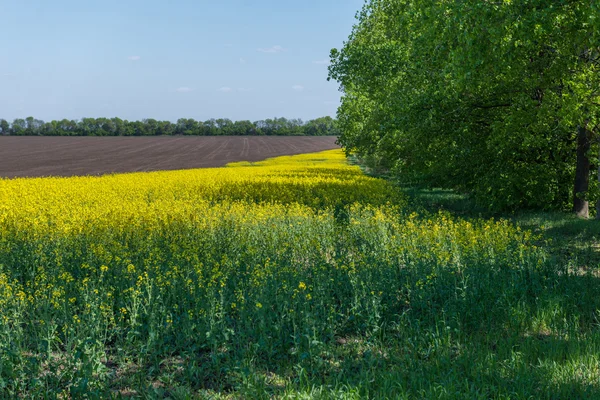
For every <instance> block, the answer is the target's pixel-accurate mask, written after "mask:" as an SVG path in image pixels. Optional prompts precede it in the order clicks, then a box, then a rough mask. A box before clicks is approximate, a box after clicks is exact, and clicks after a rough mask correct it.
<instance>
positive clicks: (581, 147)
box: [573, 126, 591, 218]
mask: <svg viewBox="0 0 600 400" xmlns="http://www.w3.org/2000/svg"><path fill="white" fill-rule="evenodd" d="M590 139H591V138H590V132H589V131H588V129H587V127H586V126H580V127H578V128H577V168H576V170H575V188H574V190H573V211H574V212H575V213H576V214H577V216H578V217H582V218H588V217H589V202H588V201H587V200H586V199H585V196H587V191H588V189H589V186H590V160H589V158H588V152H589V150H590Z"/></svg>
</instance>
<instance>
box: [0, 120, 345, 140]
mask: <svg viewBox="0 0 600 400" xmlns="http://www.w3.org/2000/svg"><path fill="white" fill-rule="evenodd" d="M0 134H1V135H13V136H162V135H164V136H170V135H190V136H191V135H195V136H225V135H239V136H253V135H255V136H258V135H269V136H288V135H296V136H302V135H305V136H328V135H333V136H338V135H339V131H338V129H337V124H336V121H335V120H334V119H333V118H331V117H322V118H317V119H313V120H310V121H307V122H304V121H302V120H300V119H286V118H274V119H265V120H260V121H255V122H251V121H232V120H230V119H227V118H219V119H209V120H208V121H196V120H194V119H192V118H180V119H179V120H177V122H175V123H173V122H170V121H158V120H155V119H151V118H149V119H144V120H142V121H127V120H123V119H120V118H83V119H81V120H69V119H63V120H60V121H50V122H44V121H42V120H39V119H35V118H33V117H28V118H25V119H23V118H17V119H15V120H14V121H13V122H12V123H10V122H8V121H7V120H5V119H0Z"/></svg>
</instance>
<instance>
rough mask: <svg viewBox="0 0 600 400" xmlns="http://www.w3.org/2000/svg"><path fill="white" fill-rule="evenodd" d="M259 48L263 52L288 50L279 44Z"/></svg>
mask: <svg viewBox="0 0 600 400" xmlns="http://www.w3.org/2000/svg"><path fill="white" fill-rule="evenodd" d="M257 50H258V51H260V52H261V53H281V52H282V51H286V49H284V48H283V47H281V46H279V45H277V46H273V47H267V48H260V49H257Z"/></svg>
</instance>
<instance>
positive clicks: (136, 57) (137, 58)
mask: <svg viewBox="0 0 600 400" xmlns="http://www.w3.org/2000/svg"><path fill="white" fill-rule="evenodd" d="M127 59H128V60H129V61H139V60H141V59H142V57H140V56H129V57H127Z"/></svg>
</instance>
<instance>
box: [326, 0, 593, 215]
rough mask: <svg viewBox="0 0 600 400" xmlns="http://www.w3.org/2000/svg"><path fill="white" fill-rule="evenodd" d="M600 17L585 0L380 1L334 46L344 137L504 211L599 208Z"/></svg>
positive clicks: (387, 162)
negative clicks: (591, 203)
mask: <svg viewBox="0 0 600 400" xmlns="http://www.w3.org/2000/svg"><path fill="white" fill-rule="evenodd" d="M599 24H600V10H599V6H598V4H597V2H590V1H582V0H580V1H578V0H573V1H557V0H554V1H550V0H520V1H510V0H505V1H481V0H464V1H449V0H442V1H435V2H432V1H425V0H413V1H409V0H371V1H370V2H368V3H367V4H366V5H365V7H364V8H363V10H362V11H361V12H360V13H359V15H358V23H357V24H356V25H355V27H354V29H353V31H352V33H351V35H350V37H349V39H348V41H347V42H346V43H345V44H344V46H343V48H342V49H340V50H333V51H332V64H331V66H330V78H333V79H336V80H337V81H339V82H340V84H341V89H342V91H343V92H344V96H343V99H342V105H341V107H340V109H339V111H338V120H339V126H340V129H341V131H342V135H341V138H340V142H341V143H342V144H343V145H344V146H345V147H346V149H347V151H349V152H356V153H358V154H359V155H360V156H362V157H364V158H365V159H366V160H368V161H369V162H371V163H372V164H374V165H377V166H381V167H385V168H390V169H392V170H393V171H395V172H396V173H397V174H399V175H401V176H402V177H403V178H404V179H412V180H415V181H418V182H424V183H428V184H430V185H439V186H445V187H451V188H456V189H459V190H464V191H468V192H471V193H473V194H474V195H475V197H476V199H477V200H478V201H479V202H480V203H481V204H483V205H485V206H487V207H489V208H492V209H503V208H517V207H538V208H559V207H566V206H567V205H568V204H573V203H574V206H575V207H576V211H577V212H578V213H579V214H581V215H587V196H588V192H589V187H588V183H589V168H590V165H591V163H590V161H589V157H590V155H591V152H592V151H593V148H594V146H593V144H594V137H595V135H596V134H597V131H598V123H599V115H600V112H599V110H600V101H599V96H600V93H599V89H600V79H599V69H598V67H599V59H598V53H599V46H600V41H599V34H598V33H599ZM578 150H579V151H578ZM576 175H577V179H575V176H576ZM586 177H587V178H588V179H587V180H586V179H585V178H586ZM574 182H575V185H574Z"/></svg>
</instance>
